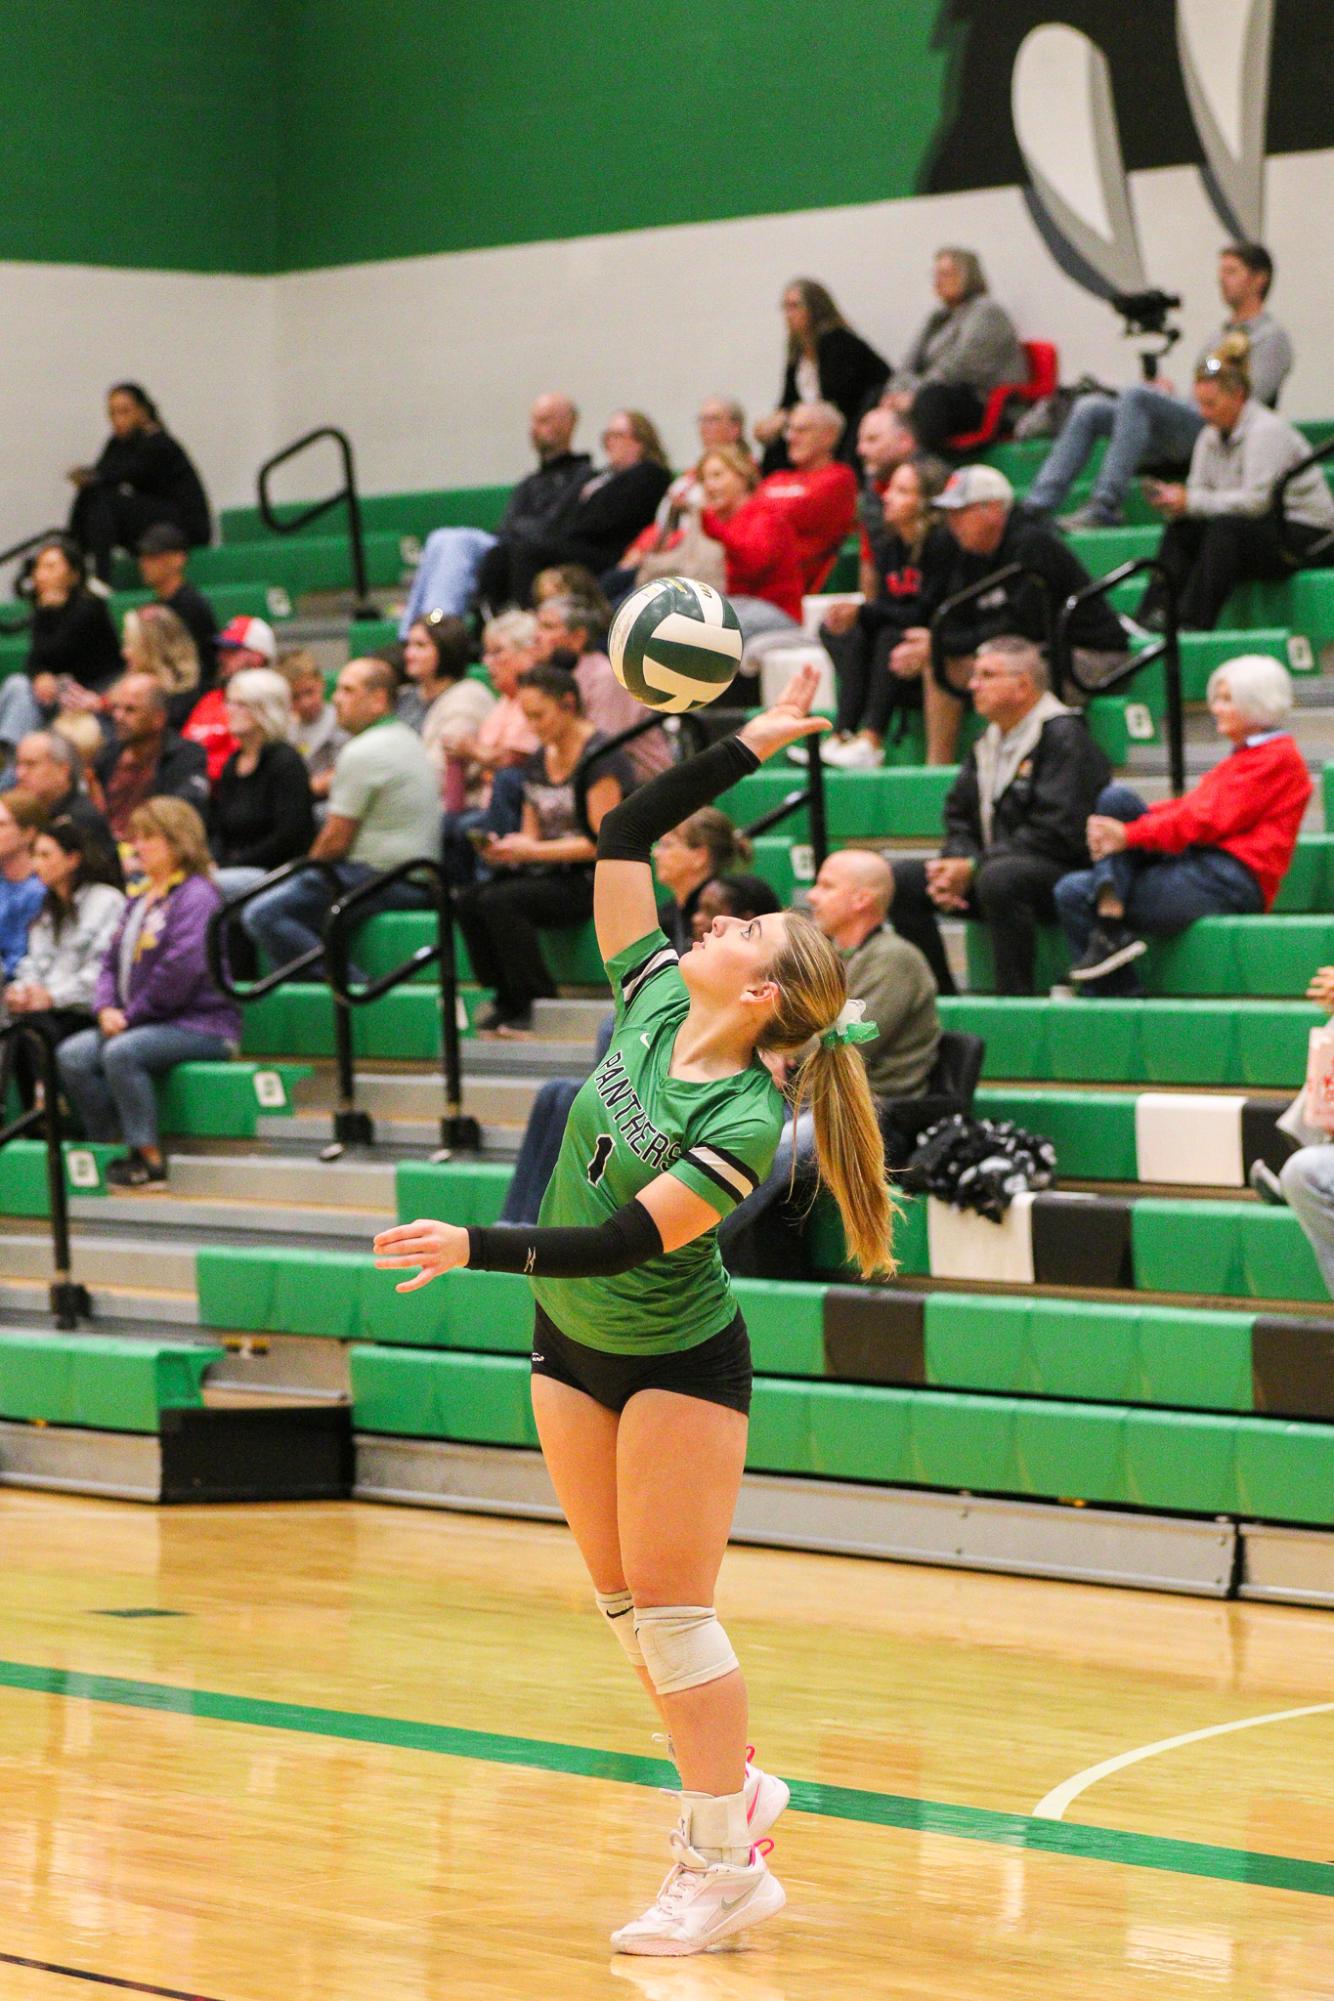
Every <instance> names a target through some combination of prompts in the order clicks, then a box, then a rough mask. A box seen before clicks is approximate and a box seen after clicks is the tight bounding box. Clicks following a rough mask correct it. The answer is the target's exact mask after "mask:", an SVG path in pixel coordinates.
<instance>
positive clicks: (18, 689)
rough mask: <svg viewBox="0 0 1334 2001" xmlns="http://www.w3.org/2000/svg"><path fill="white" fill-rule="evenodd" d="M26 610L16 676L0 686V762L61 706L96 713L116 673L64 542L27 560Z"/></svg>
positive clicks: (112, 644)
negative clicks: (23, 649)
mask: <svg viewBox="0 0 1334 2001" xmlns="http://www.w3.org/2000/svg"><path fill="white" fill-rule="evenodd" d="M32 592H33V610H32V624H31V626H30V628H29V630H30V634H31V638H30V641H29V646H28V659H27V663H26V666H25V669H24V672H23V673H22V674H11V675H9V677H8V678H7V679H6V680H5V681H4V682H3V683H0V761H2V760H3V755H4V752H5V751H6V750H7V749H8V750H12V749H13V747H14V746H15V745H16V744H17V743H18V742H19V741H20V739H21V738H23V737H25V736H28V735H29V734H30V733H31V732H32V731H34V730H40V729H41V728H43V727H44V725H45V724H46V723H47V722H48V721H49V720H50V718H51V717H52V716H53V715H54V714H55V713H56V710H57V708H59V707H61V706H85V705H86V706H90V707H93V708H97V707H100V705H101V697H102V696H103V694H104V693H105V692H106V690H107V688H108V687H109V686H110V684H111V682H112V681H114V680H115V679H116V677H117V675H118V674H119V673H120V671H121V658H120V641H119V640H118V639H117V637H116V628H115V626H114V625H113V624H112V622H111V615H110V613H109V612H108V610H107V608H106V603H105V601H104V600H103V599H102V598H100V597H98V596H97V595H96V594H95V593H94V592H92V591H90V590H89V589H88V587H87V579H86V576H85V573H84V565H83V556H82V555H81V553H80V551H79V548H78V546H77V544H76V543H74V542H71V541H70V540H69V539H68V538H67V537H66V536H64V535H57V536H53V537H52V539H51V540H50V541H49V542H44V543H43V544H42V545H41V547H40V548H39V549H38V550H37V553H36V555H35V556H34V557H33V564H32Z"/></svg>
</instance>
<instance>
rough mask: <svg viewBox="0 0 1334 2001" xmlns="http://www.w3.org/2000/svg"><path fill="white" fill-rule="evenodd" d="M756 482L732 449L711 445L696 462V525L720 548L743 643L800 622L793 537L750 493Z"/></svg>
mask: <svg viewBox="0 0 1334 2001" xmlns="http://www.w3.org/2000/svg"><path fill="white" fill-rule="evenodd" d="M758 480H759V474H758V472H757V471H756V468H755V464H754V461H753V460H752V459H750V458H749V457H748V456H747V454H746V453H745V452H743V451H741V450H739V449H738V447H737V446H736V445H716V446H715V447H714V449H713V450H712V451H710V452H705V454H704V456H703V458H702V459H701V460H700V462H699V483H700V485H701V487H702V488H703V489H704V510H703V512H702V514H701V516H700V526H701V527H702V528H703V530H704V533H705V534H706V535H707V536H709V537H710V539H711V540H712V541H714V542H721V544H722V547H723V558H724V561H725V564H726V570H727V582H726V590H727V595H728V597H729V598H730V599H731V601H732V608H733V610H734V611H735V612H736V615H737V617H738V619H739V620H740V621H741V631H742V634H743V635H744V637H745V639H746V640H747V641H748V642H749V641H750V640H752V639H754V638H756V637H757V636H758V635H759V634H760V633H762V632H785V631H789V630H793V629H795V628H798V627H799V626H800V624H801V593H802V574H801V557H800V552H799V550H798V547H797V538H796V535H795V534H794V532H793V530H792V526H791V523H790V522H789V521H788V519H787V516H786V515H785V514H784V513H783V512H782V510H781V509H780V508H777V507H775V506H773V505H772V503H771V502H770V501H768V500H767V499H766V498H765V496H764V493H763V491H759V492H757V491H756V485H757V482H758Z"/></svg>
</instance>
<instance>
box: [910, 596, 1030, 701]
mask: <svg viewBox="0 0 1334 2001" xmlns="http://www.w3.org/2000/svg"><path fill="white" fill-rule="evenodd" d="M1016 577H1026V578H1027V579H1028V581H1029V583H1031V584H1036V585H1037V587H1038V591H1039V593H1040V595H1041V598H1042V603H1043V609H1044V611H1045V612H1046V626H1047V639H1048V642H1050V640H1051V634H1052V600H1051V585H1050V584H1049V583H1048V581H1047V579H1046V577H1044V576H1043V574H1042V572H1041V571H1040V570H1035V569H1034V568H1033V566H1032V564H1031V563H1004V564H1002V566H1001V568H1000V569H999V570H993V571H992V572H991V574H990V575H989V576H986V577H979V578H978V580H977V582H976V583H975V584H968V585H966V586H965V588H964V589H963V590H961V591H956V592H955V593H954V596H953V597H949V598H946V599H945V602H944V603H943V604H942V605H941V606H940V607H939V608H938V609H937V611H936V614H935V616H934V617H933V618H932V620H931V672H932V673H933V674H934V675H935V677H936V684H937V686H938V687H941V688H944V690H945V691H946V693H947V694H950V695H953V697H954V699H955V700H956V702H958V701H961V702H966V701H967V700H968V691H967V689H966V688H956V687H955V685H954V683H953V681H951V679H950V677H949V674H948V672H947V670H946V655H945V625H946V622H947V621H948V620H949V619H950V618H951V617H952V616H953V614H954V613H955V612H956V611H962V610H963V608H964V606H965V605H970V604H976V603H977V601H978V599H979V598H984V597H989V596H990V594H991V592H992V591H996V590H999V589H1000V588H1001V586H1002V585H1003V584H1010V583H1013V582H1014V580H1015V578H1016Z"/></svg>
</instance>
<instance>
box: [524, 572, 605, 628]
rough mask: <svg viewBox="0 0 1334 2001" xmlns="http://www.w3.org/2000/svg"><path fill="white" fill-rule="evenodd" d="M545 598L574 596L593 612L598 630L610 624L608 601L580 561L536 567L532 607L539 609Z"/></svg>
mask: <svg viewBox="0 0 1334 2001" xmlns="http://www.w3.org/2000/svg"><path fill="white" fill-rule="evenodd" d="M548 598H577V599H578V600H579V602H580V604H583V605H587V607H588V609H589V610H590V611H591V612H593V613H594V622H595V623H596V625H597V626H598V627H599V629H600V630H601V631H603V632H605V631H606V630H607V627H608V626H609V625H610V624H611V600H610V598H609V597H608V596H607V594H606V592H605V591H604V590H603V588H602V586H601V584H600V583H599V582H598V580H597V578H596V577H595V576H594V575H593V572H592V571H591V570H590V569H588V568H586V567H585V565H584V564H583V563H553V564H551V566H550V567H549V568H548V569H545V570H539V571H538V573H537V575H536V576H535V577H534V578H533V610H534V611H540V610H541V609H542V606H543V605H544V604H545V603H546V601H547V599H548Z"/></svg>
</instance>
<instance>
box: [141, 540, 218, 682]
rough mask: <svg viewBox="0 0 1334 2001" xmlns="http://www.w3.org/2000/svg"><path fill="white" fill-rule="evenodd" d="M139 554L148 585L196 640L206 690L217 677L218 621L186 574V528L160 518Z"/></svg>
mask: <svg viewBox="0 0 1334 2001" xmlns="http://www.w3.org/2000/svg"><path fill="white" fill-rule="evenodd" d="M137 554H138V557H139V575H140V576H141V577H142V578H143V582H144V588H145V589H146V590H150V591H152V593H153V596H154V597H155V598H156V599H157V601H158V603H159V604H163V605H165V606H166V607H167V610H168V611H174V612H175V614H176V616H177V618H179V619H180V620H181V622H182V624H183V625H184V626H185V627H186V629H187V631H188V632H189V634H190V637H191V638H192V639H193V640H194V643H195V652H196V653H197V654H198V655H199V687H200V692H201V693H203V692H204V691H205V690H206V689H208V688H211V687H212V686H213V683H214V681H215V680H216V679H217V673H218V656H217V644H218V621H217V619H216V617H215V616H214V612H213V606H212V605H211V604H210V603H209V601H208V599H207V598H206V597H205V596H204V593H203V592H202V591H201V590H199V589H198V588H197V587H196V586H195V585H194V584H192V583H191V582H190V579H189V577H188V576H187V574H186V571H187V569H188V567H189V562H190V544H189V542H188V541H187V539H186V536H185V534H184V531H183V530H182V529H180V528H176V527H174V526H173V525H172V523H171V522H169V521H159V522H158V523H157V524H156V526H155V527H152V528H149V529H147V530H146V531H145V533H144V534H142V535H141V536H140V537H139V543H138V550H137Z"/></svg>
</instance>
